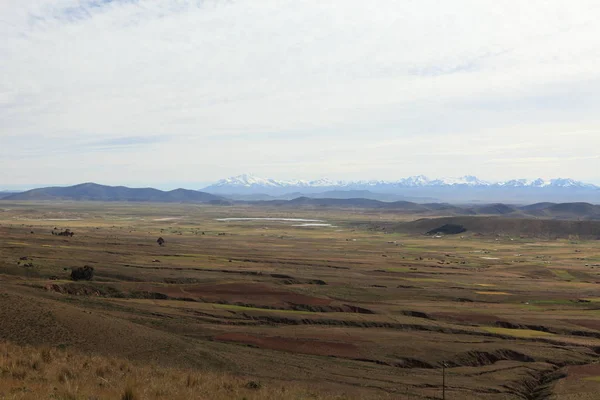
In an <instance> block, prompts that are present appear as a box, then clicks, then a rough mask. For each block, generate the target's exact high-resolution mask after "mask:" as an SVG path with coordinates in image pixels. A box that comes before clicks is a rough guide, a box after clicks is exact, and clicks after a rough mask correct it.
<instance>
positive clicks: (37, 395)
mask: <svg viewBox="0 0 600 400" xmlns="http://www.w3.org/2000/svg"><path fill="white" fill-rule="evenodd" d="M48 394H52V396H51V398H55V399H63V400H67V399H69V400H71V399H73V400H78V399H82V400H83V399H86V400H87V399H121V400H152V399H173V400H176V399H206V400H209V399H210V400H229V399H247V400H251V399H255V400H259V399H261V400H263V399H264V400H269V399H273V400H275V399H294V400H299V399H323V400H326V399H327V400H334V399H344V398H348V397H341V396H336V395H329V394H327V393H319V392H318V391H314V390H312V389H309V388H307V387H302V386H300V385H295V384H285V385H284V384H281V383H263V382H260V381H256V380H252V379H244V378H241V377H236V376H232V375H227V374H221V373H214V372H200V371H192V370H184V369H176V368H164V367H159V366H157V365H140V364H132V363H131V362H129V361H127V360H123V359H118V358H106V357H100V356H90V355H84V354H80V353H77V352H72V351H68V350H59V349H52V348H34V347H29V346H17V345H14V344H11V343H8V342H0V398H2V399H6V400H17V399H42V398H48Z"/></svg>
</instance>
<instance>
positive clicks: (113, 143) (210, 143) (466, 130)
mask: <svg viewBox="0 0 600 400" xmlns="http://www.w3.org/2000/svg"><path fill="white" fill-rule="evenodd" d="M599 19H600V2H598V1H597V0H590V1H585V0H572V1H564V0H557V1H548V0H546V1H532V0H528V1H522V0H514V1H511V0H503V1H498V0H489V1H487V0H470V1H469V0H438V1H432V0H418V1H416V0H413V1H409V0H404V1H401V0H375V1H364V0H205V1H183V0H156V1H151V0H149V1H141V0H140V1H134V0H129V1H125V0H121V1H118V0H114V1H107V0H104V1H102V0H79V1H75V0H2V1H0V163H1V164H0V165H2V167H3V168H1V169H0V189H1V188H8V187H26V186H28V185H34V184H37V185H41V184H74V183H80V182H87V181H94V182H98V183H105V184H127V185H134V186H140V185H155V186H161V187H172V186H186V187H191V188H196V187H195V186H194V185H198V184H199V183H201V182H202V183H204V182H211V181H215V180H217V179H219V178H224V177H227V176H231V175H237V174H241V173H254V174H256V175H259V176H264V177H271V178H278V179H298V178H300V179H316V178H323V177H328V178H331V179H398V178H401V177H406V176H409V175H416V174H424V175H427V176H429V177H431V178H439V177H453V176H462V175H465V174H473V175H477V176H479V177H480V178H482V179H488V180H504V179H512V178H537V177H544V178H554V177H570V178H575V179H579V180H584V181H587V182H592V183H600V24H598V20H599Z"/></svg>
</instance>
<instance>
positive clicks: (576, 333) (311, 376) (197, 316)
mask: <svg viewBox="0 0 600 400" xmlns="http://www.w3.org/2000/svg"><path fill="white" fill-rule="evenodd" d="M440 216H443V215H440ZM262 218H270V219H268V220H267V219H262ZM482 218H485V217H482ZM280 219H285V220H280ZM412 219H415V217H414V216H411V215H409V214H402V213H394V212H386V211H377V210H360V209H353V210H350V209H346V210H340V209H329V208H299V209H294V210H290V209H280V208H268V207H252V206H247V207H238V206H203V205H180V204H141V203H100V202H62V203H50V202H38V203H33V202H15V203H8V202H5V203H2V204H1V208H0V233H1V235H2V236H1V237H2V243H0V321H1V323H0V339H2V340H4V341H5V342H6V344H4V349H5V350H4V351H3V352H2V354H3V357H5V360H4V361H5V364H4V365H5V366H4V369H2V368H3V367H2V365H3V364H2V362H0V372H2V373H0V376H2V380H0V394H2V395H4V396H5V397H6V398H15V399H17V398H32V396H34V394H36V393H37V394H39V393H44V390H49V391H55V393H68V396H71V397H68V396H67V395H65V397H63V398H75V399H78V398H82V399H88V398H90V397H89V396H90V395H91V394H94V395H95V396H97V398H115V395H114V393H116V392H115V391H121V390H122V389H123V388H125V387H126V386H127V387H131V388H133V389H132V390H136V391H137V393H139V394H140V395H139V398H148V399H154V398H165V399H167V398H207V399H208V398H239V399H242V398H247V399H250V398H257V399H258V398H282V399H286V398H290V399H292V398H293V399H300V398H339V399H345V398H348V399H350V398H364V399H376V398H386V399H441V398H442V396H443V395H445V398H446V399H489V400H492V399H493V400H496V399H498V400H500V399H529V400H542V399H557V400H567V399H596V398H598V397H597V393H598V392H599V391H600V364H598V363H597V360H598V355H599V354H600V241H598V240H591V239H580V238H577V237H573V236H572V237H566V238H558V239H548V238H537V237H533V236H527V235H512V236H511V235H502V234H498V235H482V234H479V233H478V232H472V231H467V232H464V233H462V234H459V235H448V236H443V235H432V236H426V235H423V233H424V232H420V233H418V232H415V233H398V232H394V230H393V229H376V228H374V226H376V225H377V224H381V225H382V226H393V225H394V224H396V223H399V222H402V221H409V220H412ZM65 229H70V230H71V231H72V232H74V235H73V236H72V237H65V236H57V235H53V234H52V231H53V230H54V231H55V232H59V231H63V230H65ZM158 237H162V238H164V240H165V244H164V245H163V246H159V245H158V244H157V242H156V240H157V238H158ZM85 265H88V266H91V267H93V268H94V272H95V274H94V278H93V279H92V280H91V281H77V282H74V281H72V280H71V279H70V273H71V268H76V267H83V266H85ZM11 346H32V347H11ZM15 348H19V349H34V350H31V352H35V351H38V352H39V354H43V351H52V352H55V353H56V352H59V353H60V352H68V355H67V356H59V355H56V354H58V353H56V354H55V355H54V357H53V359H54V360H56V359H62V358H61V357H63V358H64V359H67V360H68V359H70V360H75V361H73V365H71V366H70V368H73V369H75V370H84V369H85V368H86V367H85V365H84V364H87V365H88V367H89V365H90V363H91V364H94V363H95V362H97V363H98V365H113V367H114V368H117V367H116V365H120V364H119V363H120V361H119V362H116V361H114V360H123V359H124V360H126V363H127V367H126V368H124V369H126V370H134V371H135V370H136V369H139V370H143V369H144V368H152V371H161V368H162V369H164V371H170V372H168V373H167V372H164V373H163V374H162V375H161V376H162V377H163V378H162V379H175V378H172V376H173V374H175V375H177V376H179V377H180V379H181V386H182V387H184V388H185V390H181V391H177V390H179V389H177V388H172V389H169V390H171V391H169V390H167V389H168V388H169V387H172V386H173V385H166V384H165V385H161V387H160V388H155V387H154V386H152V385H149V384H147V382H146V381H145V380H144V379H145V378H144V377H142V376H136V375H135V374H130V375H127V374H125V373H124V374H121V375H118V374H115V375H113V376H111V377H110V379H109V378H107V375H106V374H107V372H99V368H98V367H96V365H93V369H92V370H91V371H92V372H89V371H88V372H89V373H86V374H84V375H82V376H85V379H84V378H81V379H84V380H85V384H83V383H81V384H79V385H77V384H72V383H71V384H70V383H69V379H65V378H64V375H65V373H64V372H62V373H58V375H56V374H55V373H54V372H53V373H52V377H53V378H56V379H55V380H53V378H52V377H50V376H43V377H42V378H40V374H39V371H38V370H37V369H36V368H34V367H31V368H30V369H31V371H30V372H29V373H28V374H27V373H26V374H22V373H21V374H15V373H12V372H14V371H15V370H14V369H10V368H12V367H14V365H13V364H10V365H12V367H10V368H9V367H7V366H6V365H9V364H7V362H8V361H6V360H8V359H9V357H10V354H9V353H10V351H9V350H7V349H15ZM35 349H37V350H35ZM43 349H46V350H43ZM48 349H50V350H48ZM15 351H16V350H12V352H13V353H14V352H15ZM19 351H25V350H19ZM36 354H37V353H36ZM53 354H54V353H53ZM61 354H62V353H61ZM40 357H41V356H40ZM86 357H87V358H86ZM42 358H43V357H42ZM81 360H84V361H81ZM94 360H96V361H94ZM80 361H81V364H82V365H81V366H78V365H75V364H76V363H77V362H80ZM111 363H112V364H111ZM21 367H23V366H22V365H21ZM121 370H123V368H122V369H121ZM11 371H12V372H11ZM36 371H38V372H36ZM94 371H95V372H94ZM173 371H179V372H176V373H175V372H173ZM148 373H150V372H148ZM202 373H205V374H213V375H206V376H210V377H212V376H216V375H214V374H226V375H223V376H227V377H228V378H220V379H212V378H211V381H212V382H213V386H211V389H210V390H213V392H212V393H213V394H214V393H216V392H219V393H220V391H222V390H225V391H226V389H227V388H229V389H231V390H230V391H229V392H226V393H225V394H219V396H221V397H218V396H217V395H214V396H211V392H210V390H209V391H208V392H207V391H206V390H208V389H206V387H205V388H204V389H203V390H205V391H204V392H200V391H193V390H191V389H190V385H189V379H190V378H189V376H190V375H189V374H202ZM57 376H58V378H57ZM60 376H63V378H60ZM77 376H78V374H77V373H73V374H72V376H71V381H72V382H77V381H78V378H77ZM219 376H221V375H219ZM146 377H147V376H146ZM186 379H187V380H188V381H187V384H185V383H184V381H185V380H186ZM443 381H444V382H445V384H444V386H445V387H444V388H442V385H443V383H442V382H443ZM106 382H109V384H107V383H106ZM145 382H146V383H145ZM153 382H160V379H159V378H156V377H155V378H153ZM215 382H217V383H215ZM232 382H237V383H235V384H234V383H232ZM240 382H241V383H240ZM248 382H253V383H251V384H248ZM238 383H239V385H242V386H241V387H242V388H241V389H238V388H237V387H238V386H239V385H238ZM214 385H220V386H219V387H218V388H216V386H214ZM235 385H238V386H235ZM175 386H176V385H175ZM192 386H193V385H192ZM199 387H200V386H199ZM286 387H287V388H294V389H288V391H287V392H286V391H285V388H286ZM36 388H37V389H36ZM49 388H50V389H49ZM224 388H225V389H224ZM23 389H24V390H23ZM229 389H227V390H229ZM36 390H37V392H36ZM443 391H444V392H445V393H444V394H443ZM119 393H120V392H119ZM9 396H11V397H9ZM28 396H30V397H28ZM103 396H104V397H103ZM0 397H1V396H0ZM38 398H39V396H38Z"/></svg>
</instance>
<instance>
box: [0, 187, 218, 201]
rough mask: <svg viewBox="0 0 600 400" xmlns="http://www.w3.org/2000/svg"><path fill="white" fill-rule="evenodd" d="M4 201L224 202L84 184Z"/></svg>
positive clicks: (201, 194)
mask: <svg viewBox="0 0 600 400" xmlns="http://www.w3.org/2000/svg"><path fill="white" fill-rule="evenodd" d="M2 200H90V201H140V202H178V203H221V202H224V201H225V199H223V198H222V197H219V196H215V195H213V194H209V193H204V192H197V191H195V190H186V189H176V190H171V191H168V192H165V191H162V190H158V189H153V188H139V189H138V188H128V187H125V186H105V185H98V184H96V183H82V184H80V185H75V186H68V187H47V188H40V189H33V190H29V191H27V192H23V193H16V194H13V195H10V196H7V197H5V198H3V199H2Z"/></svg>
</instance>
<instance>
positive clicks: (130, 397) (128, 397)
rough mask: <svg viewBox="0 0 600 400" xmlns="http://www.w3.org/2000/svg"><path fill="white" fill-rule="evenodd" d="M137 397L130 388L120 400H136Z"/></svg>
mask: <svg viewBox="0 0 600 400" xmlns="http://www.w3.org/2000/svg"><path fill="white" fill-rule="evenodd" d="M137 398H138V397H137V396H136V395H135V392H134V391H133V389H132V388H127V389H125V391H124V392H123V394H122V395H121V400H137Z"/></svg>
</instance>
